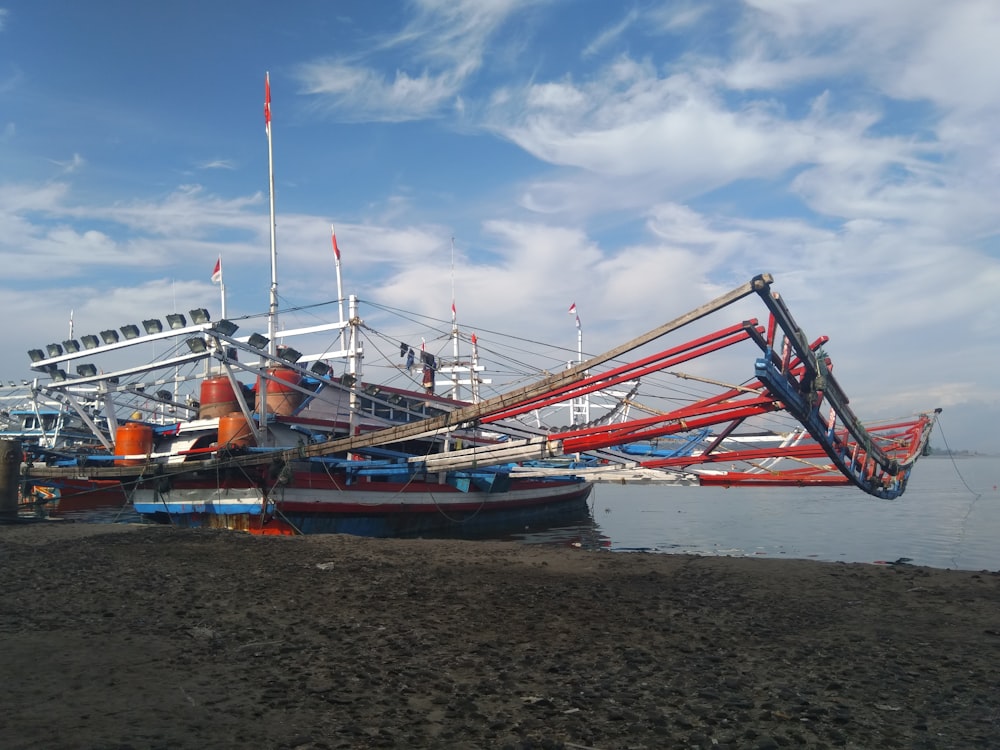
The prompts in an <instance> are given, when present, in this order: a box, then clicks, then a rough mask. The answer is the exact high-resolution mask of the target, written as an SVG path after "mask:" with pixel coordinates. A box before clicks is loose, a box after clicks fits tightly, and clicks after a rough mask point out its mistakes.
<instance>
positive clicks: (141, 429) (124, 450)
mask: <svg viewBox="0 0 1000 750" xmlns="http://www.w3.org/2000/svg"><path fill="white" fill-rule="evenodd" d="M152 450H153V428H152V427H150V426H149V425H148V424H138V423H136V422H126V423H125V424H123V425H120V426H119V427H118V430H117V432H115V454H116V455H119V456H148V455H149V453H150V452H151V451H152ZM144 463H146V459H145V458H116V459H115V464H116V465H117V466H138V465H141V464H144Z"/></svg>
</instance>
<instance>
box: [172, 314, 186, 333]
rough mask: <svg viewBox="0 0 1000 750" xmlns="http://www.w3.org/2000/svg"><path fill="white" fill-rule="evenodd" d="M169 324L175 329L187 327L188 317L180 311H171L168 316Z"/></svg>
mask: <svg viewBox="0 0 1000 750" xmlns="http://www.w3.org/2000/svg"><path fill="white" fill-rule="evenodd" d="M167 325H168V326H170V328H171V329H173V330H175V331H176V330H177V329H178V328H187V319H186V318H185V317H184V316H183V315H181V314H180V313H170V315H168V316H167Z"/></svg>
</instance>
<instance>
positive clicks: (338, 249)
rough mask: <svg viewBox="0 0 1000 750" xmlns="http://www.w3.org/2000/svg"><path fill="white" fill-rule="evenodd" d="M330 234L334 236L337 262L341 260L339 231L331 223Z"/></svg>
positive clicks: (334, 251)
mask: <svg viewBox="0 0 1000 750" xmlns="http://www.w3.org/2000/svg"><path fill="white" fill-rule="evenodd" d="M330 236H331V237H332V238H333V254H334V255H336V256H337V262H338V263H339V262H340V248H339V247H337V233H336V232H335V231H334V230H333V224H331V225H330Z"/></svg>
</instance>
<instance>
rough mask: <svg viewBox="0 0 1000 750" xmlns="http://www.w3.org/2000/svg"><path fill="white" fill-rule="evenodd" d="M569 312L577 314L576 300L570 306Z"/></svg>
mask: <svg viewBox="0 0 1000 750" xmlns="http://www.w3.org/2000/svg"><path fill="white" fill-rule="evenodd" d="M569 314H570V315H575V314H576V303H575V302H574V303H573V304H572V305H570V306H569Z"/></svg>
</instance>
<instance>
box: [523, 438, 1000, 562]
mask: <svg viewBox="0 0 1000 750" xmlns="http://www.w3.org/2000/svg"><path fill="white" fill-rule="evenodd" d="M966 485H968V486H966ZM998 486H1000V458H992V457H969V458H956V459H955V460H954V461H952V459H950V458H947V457H936V456H935V457H927V458H923V459H921V460H920V461H919V462H918V463H917V465H916V466H915V467H914V469H913V473H912V475H911V476H910V483H909V486H908V487H907V490H906V492H905V493H904V494H903V496H902V497H901V498H899V499H897V500H879V499H877V498H873V497H871V496H869V495H866V494H864V493H863V492H861V491H859V490H853V489H846V488H837V489H834V488H811V489H799V488H782V487H779V488H772V489H761V488H737V489H723V488H717V487H656V486H652V485H627V486H622V485H612V484H608V485H604V484H599V485H597V486H596V487H595V490H594V495H593V498H592V501H591V504H592V516H593V524H592V525H590V526H577V527H572V528H563V529H559V530H554V529H553V530H549V531H547V532H539V533H536V534H524V535H519V536H518V537H517V538H519V539H522V540H523V541H526V542H536V543H553V544H559V543H562V544H566V543H570V544H574V545H580V546H582V547H586V548H604V549H611V550H613V551H644V552H659V553H693V554H701V555H733V556H766V557H789V558H809V559H816V560H825V561H838V560H839V561H843V562H894V561H897V560H900V559H901V558H906V559H907V561H909V562H912V563H913V564H914V565H929V566H932V567H936V568H953V569H962V570H984V569H985V570H1000V490H998Z"/></svg>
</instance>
